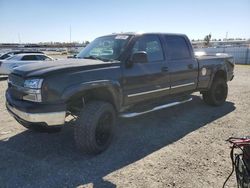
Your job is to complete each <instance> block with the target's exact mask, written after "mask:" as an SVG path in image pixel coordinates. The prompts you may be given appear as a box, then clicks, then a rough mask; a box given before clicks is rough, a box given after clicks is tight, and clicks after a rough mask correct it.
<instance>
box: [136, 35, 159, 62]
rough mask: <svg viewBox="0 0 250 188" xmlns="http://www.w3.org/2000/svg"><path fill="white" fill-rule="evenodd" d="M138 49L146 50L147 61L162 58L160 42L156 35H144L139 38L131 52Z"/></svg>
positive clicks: (155, 60)
mask: <svg viewBox="0 0 250 188" xmlns="http://www.w3.org/2000/svg"><path fill="white" fill-rule="evenodd" d="M138 51H145V52H147V55H148V61H149V62H157V61H163V60H164V56H163V51H162V47H161V42H160V40H159V38H158V37H157V36H154V35H149V36H147V35H146V36H142V37H141V38H139V39H138V40H137V41H136V43H135V44H134V47H133V49H132V53H136V52H138Z"/></svg>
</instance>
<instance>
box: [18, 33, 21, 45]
mask: <svg viewBox="0 0 250 188" xmlns="http://www.w3.org/2000/svg"><path fill="white" fill-rule="evenodd" d="M17 37H18V43H19V44H21V37H20V33H18V36H17Z"/></svg>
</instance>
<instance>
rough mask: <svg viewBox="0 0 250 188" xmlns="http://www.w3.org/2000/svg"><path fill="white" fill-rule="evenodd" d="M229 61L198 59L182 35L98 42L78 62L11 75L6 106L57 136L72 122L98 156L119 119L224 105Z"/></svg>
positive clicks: (84, 145)
mask: <svg viewBox="0 0 250 188" xmlns="http://www.w3.org/2000/svg"><path fill="white" fill-rule="evenodd" d="M233 70H234V61H233V58H232V57H231V56H228V55H225V54H224V55H221V56H202V57H198V58H197V57H195V56H194V53H193V49H192V46H191V43H190V41H189V40H188V38H187V37H186V36H185V35H180V34H164V33H146V34H136V33H122V34H113V35H107V36H103V37H99V38H97V39H96V40H94V41H93V42H92V43H90V44H89V45H88V46H87V47H86V48H85V49H83V51H81V52H80V53H79V54H78V55H77V56H76V59H67V60H58V61H56V62H54V63H53V64H52V63H36V64H33V65H27V66H22V67H19V68H16V69H14V71H13V72H12V74H10V75H9V80H8V82H9V83H8V84H9V87H8V90H7V91H6V99H7V102H6V106H7V109H8V111H9V112H10V114H11V115H13V116H14V118H15V119H16V120H17V121H18V122H19V123H20V124H22V125H23V126H24V127H26V128H28V129H32V130H35V131H54V130H58V129H60V128H61V127H62V125H63V124H64V123H65V118H66V117H67V116H72V117H74V118H73V119H74V120H75V123H74V129H75V131H74V138H75V142H76V146H77V147H78V148H79V149H80V150H81V151H84V152H88V153H100V152H102V151H104V150H105V149H106V148H107V147H108V146H109V144H110V142H111V140H112V136H113V134H114V133H113V131H114V126H115V120H116V118H117V116H121V117H134V116H138V115H142V114H144V113H147V112H151V111H155V110H160V109H162V108H166V107H171V106H174V105H177V104H181V103H184V102H188V101H190V100H191V97H190V94H191V93H193V92H196V91H199V92H201V93H202V95H203V99H204V101H205V102H206V103H208V104H210V105H214V106H219V105H222V104H223V103H224V102H225V100H226V97H227V92H228V87H227V81H230V80H232V79H233V76H234V74H233Z"/></svg>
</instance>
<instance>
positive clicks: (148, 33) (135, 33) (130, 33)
mask: <svg viewBox="0 0 250 188" xmlns="http://www.w3.org/2000/svg"><path fill="white" fill-rule="evenodd" d="M143 34H147V35H150V34H154V35H176V36H186V35H185V34H182V33H162V32H124V33H123V32H122V33H112V34H109V35H105V36H112V35H143Z"/></svg>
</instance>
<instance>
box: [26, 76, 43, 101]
mask: <svg viewBox="0 0 250 188" xmlns="http://www.w3.org/2000/svg"><path fill="white" fill-rule="evenodd" d="M42 82H43V79H29V80H25V81H24V92H25V93H26V95H24V96H23V100H27V101H33V102H42V95H41V87H42Z"/></svg>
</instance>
